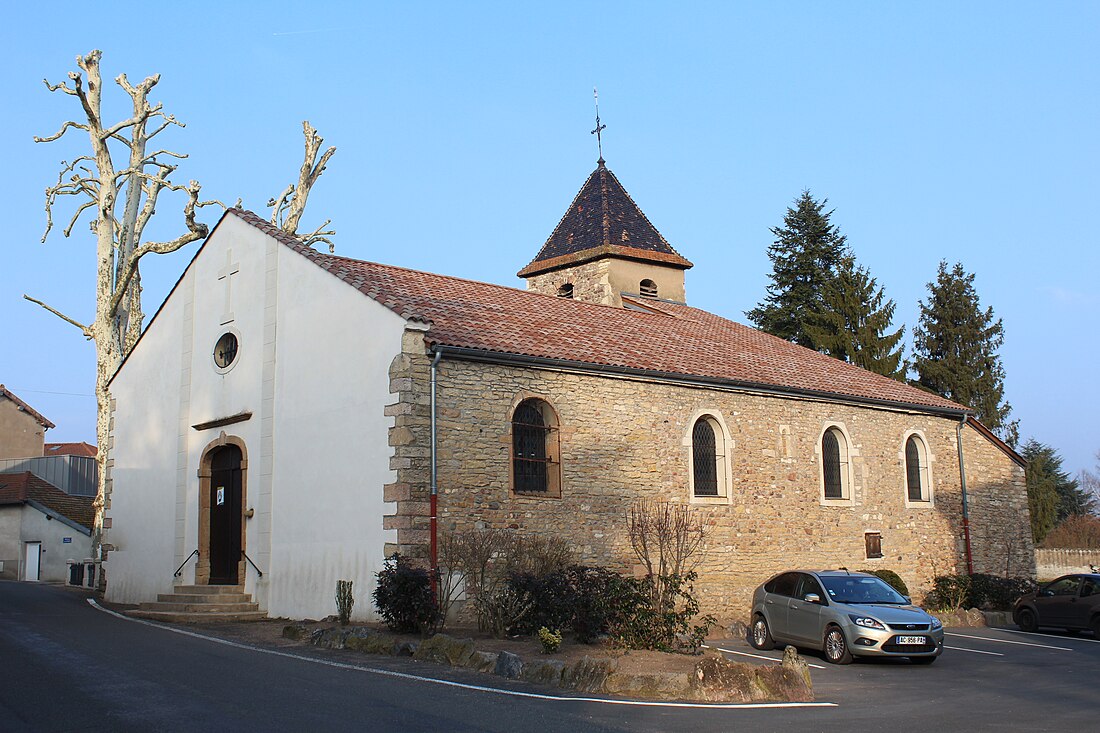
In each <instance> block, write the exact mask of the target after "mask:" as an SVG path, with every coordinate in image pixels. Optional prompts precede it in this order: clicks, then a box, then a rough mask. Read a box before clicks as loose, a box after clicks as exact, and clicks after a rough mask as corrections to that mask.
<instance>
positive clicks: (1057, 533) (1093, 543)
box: [1042, 515, 1100, 550]
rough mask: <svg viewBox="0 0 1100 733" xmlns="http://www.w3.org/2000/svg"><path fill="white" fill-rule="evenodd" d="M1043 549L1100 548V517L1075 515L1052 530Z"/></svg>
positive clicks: (1044, 542) (1045, 540)
mask: <svg viewBox="0 0 1100 733" xmlns="http://www.w3.org/2000/svg"><path fill="white" fill-rule="evenodd" d="M1042 546H1043V547H1066V548H1070V549H1077V550H1095V549H1098V548H1100V517H1093V516H1088V515H1075V516H1071V517H1066V519H1065V520H1064V521H1063V522H1062V523H1061V524H1059V525H1058V526H1057V527H1055V528H1054V529H1053V530H1051V532H1050V534H1048V535H1047V536H1046V538H1045V539H1044V540H1043V545H1042Z"/></svg>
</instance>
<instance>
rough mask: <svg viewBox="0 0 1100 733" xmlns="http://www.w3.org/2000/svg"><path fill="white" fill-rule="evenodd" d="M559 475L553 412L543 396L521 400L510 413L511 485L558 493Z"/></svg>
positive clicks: (517, 488)
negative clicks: (542, 398) (541, 398)
mask: <svg viewBox="0 0 1100 733" xmlns="http://www.w3.org/2000/svg"><path fill="white" fill-rule="evenodd" d="M560 475H561V474H560V464H559V457H558V423H557V416H556V415H555V414H554V410H553V408H551V407H550V405H549V404H548V403H547V402H545V401H543V400H540V399H527V400H524V401H523V402H521V403H519V405H518V406H517V407H516V410H515V412H514V413H512V488H513V490H514V491H516V493H523V494H542V495H547V496H560V495H561V479H560Z"/></svg>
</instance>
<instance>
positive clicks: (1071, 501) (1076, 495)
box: [1020, 438, 1096, 524]
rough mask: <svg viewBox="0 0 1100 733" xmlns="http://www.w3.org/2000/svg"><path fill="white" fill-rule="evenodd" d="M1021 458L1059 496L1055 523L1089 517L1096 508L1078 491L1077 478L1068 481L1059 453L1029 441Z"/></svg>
mask: <svg viewBox="0 0 1100 733" xmlns="http://www.w3.org/2000/svg"><path fill="white" fill-rule="evenodd" d="M1020 455H1021V456H1023V457H1024V458H1025V459H1026V460H1027V465H1028V470H1029V471H1032V472H1033V473H1035V474H1036V475H1037V476H1042V477H1044V478H1049V479H1050V482H1051V485H1052V486H1053V487H1054V491H1055V493H1057V495H1058V505H1057V507H1056V509H1055V518H1054V521H1055V523H1056V524H1060V523H1061V522H1062V521H1064V520H1065V519H1066V518H1068V517H1073V516H1077V515H1080V514H1091V513H1092V512H1093V511H1094V509H1095V508H1096V507H1095V504H1094V500H1093V497H1092V496H1091V495H1090V493H1089V492H1088V491H1085V490H1083V489H1082V488H1081V485H1080V482H1079V481H1078V480H1077V479H1075V478H1071V477H1070V475H1069V474H1068V473H1066V471H1065V469H1064V468H1062V456H1060V455H1058V451H1056V450H1054V448H1052V447H1051V446H1049V445H1046V444H1045V443H1040V442H1039V441H1037V440H1035V438H1031V439H1030V440H1028V441H1027V443H1025V444H1024V447H1023V449H1022V450H1021V451H1020Z"/></svg>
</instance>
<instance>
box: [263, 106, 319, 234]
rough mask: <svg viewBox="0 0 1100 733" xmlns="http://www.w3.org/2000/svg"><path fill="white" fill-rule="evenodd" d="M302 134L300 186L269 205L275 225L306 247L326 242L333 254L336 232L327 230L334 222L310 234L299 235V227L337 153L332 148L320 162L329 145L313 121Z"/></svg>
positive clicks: (298, 184) (289, 187) (286, 190)
mask: <svg viewBox="0 0 1100 733" xmlns="http://www.w3.org/2000/svg"><path fill="white" fill-rule="evenodd" d="M302 132H303V133H304V134H305V138H306V154H305V159H304V160H303V161H302V168H301V170H300V171H299V172H298V183H297V185H295V184H293V183H292V184H290V185H289V186H287V187H286V188H285V189H283V192H282V193H281V194H279V196H278V197H277V198H273V199H271V200H270V201H268V202H267V205H268V206H269V207H270V208H271V223H272V224H274V225H275V226H277V227H279V228H280V229H282V230H283V231H284V232H286V233H287V234H289V235H290V236H292V237H297V238H298V239H300V240H301V241H302V242H304V243H305V244H306V246H309V247H312V246H313V245H315V244H319V243H321V242H324V243H325V244H327V245H328V251H329V252H332V251H333V250H334V249H335V245H333V243H332V240H331V239H329V237H331V236H333V235H335V234H336V232H335V231H333V230H331V229H329V230H326V229H325V227H327V226H328V225H329V224H330V223H331V222H332V220H331V219H326V220H325V222H324V223H323V224H321V226H319V227H317V228H316V229H314V230H313V231H312V232H310V233H309V234H299V233H298V225H299V224H300V223H301V220H302V213H303V212H304V211H305V208H306V201H307V200H308V199H309V192H310V191H311V190H313V184H314V183H316V182H317V179H318V178H320V177H321V174H322V173H324V172H325V166H326V165H327V164H328V161H329V158H331V157H332V154H333V153H335V152H336V148H334V147H330V148H329V149H328V150H326V151H325V152H324V154H323V155H321V159H320V160H318V159H317V154H318V153H320V152H321V144H322V143H323V142H324V141H325V140H324V138H322V137H321V136H320V135H318V134H317V130H315V129H313V125H311V124H309V120H306V121H305V122H303V123H302Z"/></svg>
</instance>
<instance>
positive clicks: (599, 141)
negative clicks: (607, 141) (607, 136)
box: [589, 87, 607, 165]
mask: <svg viewBox="0 0 1100 733" xmlns="http://www.w3.org/2000/svg"><path fill="white" fill-rule="evenodd" d="M592 96H593V97H594V98H595V99H596V129H595V130H593V131H592V132H591V133H589V134H591V135H595V136H596V147H597V148H598V149H599V151H600V159H599V160H598V161H596V162H597V163H599V164H600V165H603V162H604V160H603V139H602V137H601V136H600V133H601V132H603V131H604V130H605V129H607V125H601V124H600V93H599V91H597V89H596V87H592Z"/></svg>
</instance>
